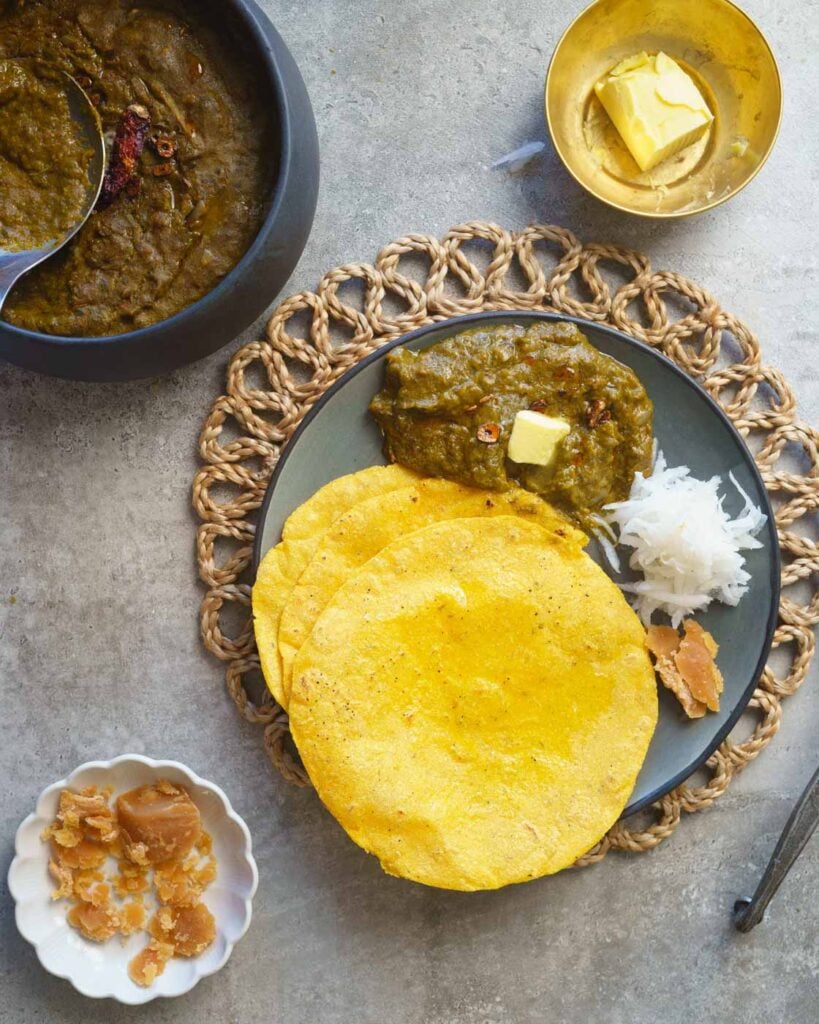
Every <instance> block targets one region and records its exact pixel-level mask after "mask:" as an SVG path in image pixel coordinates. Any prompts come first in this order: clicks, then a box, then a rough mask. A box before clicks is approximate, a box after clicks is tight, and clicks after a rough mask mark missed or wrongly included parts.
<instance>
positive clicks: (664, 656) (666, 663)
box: [646, 619, 723, 718]
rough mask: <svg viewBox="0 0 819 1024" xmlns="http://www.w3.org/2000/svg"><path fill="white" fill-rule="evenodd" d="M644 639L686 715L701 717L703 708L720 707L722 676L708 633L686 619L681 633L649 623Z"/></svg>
mask: <svg viewBox="0 0 819 1024" xmlns="http://www.w3.org/2000/svg"><path fill="white" fill-rule="evenodd" d="M646 643H647V646H648V649H649V651H650V652H651V653H652V654H653V655H654V659H655V666H654V667H655V668H656V670H657V675H658V676H659V677H660V680H661V682H662V683H663V685H664V686H666V687H667V688H668V689H669V690H671V692H672V693H673V694H674V696H675V697H676V698H677V700H679V702H680V704H681V705H682V708H683V711H685V713H686V715H688V717H689V718H702V717H703V715H704V714H705V712H706V710H708V711H719V695H720V694H721V693H722V690H723V679H722V673H721V672H720V670H719V668H718V667H717V664H716V661H715V660H714V659H715V658H716V655H717V653H718V652H719V645H718V644H717V642H716V640H714V638H713V637H712V636H711V634H710V633H708V632H707V631H706V630H704V629H703V628H702V626H700V624H699V623H698V622H695V621H694V620H693V619H686V620H685V621H684V622H683V635H682V636H680V634H678V633H677V630H676V629H673V628H672V627H671V626H649V627H648V629H647V631H646Z"/></svg>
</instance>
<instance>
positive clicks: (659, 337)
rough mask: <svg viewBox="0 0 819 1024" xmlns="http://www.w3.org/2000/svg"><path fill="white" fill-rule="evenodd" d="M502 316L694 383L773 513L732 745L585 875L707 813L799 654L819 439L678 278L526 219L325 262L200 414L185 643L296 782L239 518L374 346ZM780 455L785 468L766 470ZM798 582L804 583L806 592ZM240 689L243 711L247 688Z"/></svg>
mask: <svg viewBox="0 0 819 1024" xmlns="http://www.w3.org/2000/svg"><path fill="white" fill-rule="evenodd" d="M479 257H480V259H479ZM419 264H420V265H421V267H422V269H421V272H420V275H419V273H418V267H419ZM623 278H625V280H623ZM516 285H523V286H524V287H516ZM342 291H343V294H342ZM354 300H356V301H354ZM670 306H673V307H674V309H675V310H676V311H680V315H679V316H676V317H675V316H674V315H673V314H672V309H671V308H670ZM516 309H525V310H550V311H555V312H562V313H569V314H573V315H575V316H579V317H583V318H585V319H587V320H593V321H596V322H599V323H606V324H610V325H611V326H612V327H616V328H617V329H619V330H621V331H623V332H625V333H626V334H629V335H631V336H632V337H634V338H638V339H639V340H640V341H643V342H645V343H646V344H648V345H651V346H653V347H655V348H658V349H660V350H661V351H662V352H664V353H665V355H666V356H668V357H669V358H670V359H672V360H673V361H674V362H675V363H676V364H677V365H678V366H680V367H682V369H684V370H685V371H686V372H687V373H688V374H689V375H690V376H692V377H693V378H695V379H696V380H697V381H699V383H700V384H701V385H702V386H703V387H704V388H705V389H706V390H707V391H708V393H709V394H710V395H711V397H712V398H713V399H714V400H715V401H716V402H717V403H718V404H719V405H720V406H721V407H722V408H723V409H724V410H725V412H726V413H727V415H728V416H729V417H730V418H731V420H732V421H733V422H734V425H735V426H736V428H737V429H738V431H739V432H740V433H741V434H742V435H743V436H744V437H745V438H746V440H747V441H748V443H749V445H750V446H751V447H752V449H753V450H754V452H755V455H754V457H755V459H756V462H757V465H758V466H759V468H760V471H761V473H762V477H763V480H764V482H765V486H766V488H767V490H768V492H769V494H770V495H771V497H772V500H773V502H774V505H775V507H776V521H777V526H778V530H779V543H780V548H781V551H782V561H783V571H782V586H783V592H782V599H781V602H780V607H779V622H778V626H777V629H776V632H775V634H774V640H773V646H774V649H775V650H776V652H777V653H776V655H772V659H771V661H770V662H769V664H768V665H767V666H766V668H765V669H764V671H763V672H762V675H761V677H760V679H759V680H758V685H757V688H756V690H755V691H754V695H753V697H752V699H751V702H750V705H749V709H750V712H751V714H752V716H753V720H754V721H753V728H752V731H751V734H750V735H749V736H748V738H747V739H745V740H743V741H742V742H734V741H733V740H732V739H731V738H730V737H729V738H728V739H726V740H725V742H724V743H723V744H722V745H721V746H720V747H719V749H718V750H716V751H715V752H714V754H712V756H711V757H710V758H709V759H708V761H707V764H706V768H707V771H708V773H709V778H708V779H707V781H706V782H705V783H704V784H702V785H692V784H689V783H690V781H691V780H689V782H688V783H683V784H682V785H680V786H678V787H677V788H676V789H675V790H674V791H673V792H671V793H668V794H667V795H666V796H664V797H663V798H662V799H661V800H658V801H657V802H656V803H655V804H653V805H652V808H651V814H652V815H653V818H654V820H653V821H651V822H650V823H649V824H647V825H645V826H644V827H641V826H639V825H635V824H634V823H633V821H632V823H631V824H629V823H628V822H625V821H621V822H618V823H617V824H616V825H615V826H614V827H613V828H612V829H611V830H610V831H609V833H608V834H607V835H606V836H605V837H604V838H603V839H602V840H601V842H600V843H599V844H598V845H597V846H596V847H595V848H594V849H593V850H591V851H590V852H589V853H588V854H586V855H585V856H584V857H582V858H581V859H580V860H579V861H578V862H577V866H586V865H589V864H593V863H595V862H597V861H599V860H601V859H602V858H603V857H605V855H606V854H607V853H608V851H609V850H612V849H616V850H628V851H631V852H640V851H644V850H650V849H653V848H654V847H655V846H657V845H658V844H659V843H661V842H663V840H665V839H667V838H668V837H669V836H670V835H671V834H672V833H673V832H674V830H675V829H676V828H677V826H678V825H679V823H680V820H681V817H682V814H683V812H685V813H693V812H694V811H699V810H702V809H703V808H704V807H710V806H711V804H713V802H714V801H715V800H716V799H717V798H718V797H720V796H721V795H722V794H723V793H724V792H725V791H726V789H727V788H728V786H729V785H730V783H731V780H732V778H733V777H734V776H735V775H736V774H737V773H738V772H740V771H741V770H742V769H743V768H744V767H745V765H747V764H748V763H749V762H750V761H752V760H753V759H754V758H755V757H757V756H758V755H759V754H760V753H761V752H762V750H764V748H765V747H766V746H767V745H768V743H770V741H771V740H772V738H773V737H774V735H775V734H776V732H777V730H778V729H779V726H780V723H781V719H782V701H783V700H784V698H786V697H788V696H789V695H790V694H792V693H794V692H795V691H796V690H797V689H798V688H799V686H800V685H801V684H802V682H803V681H804V679H805V677H806V674H807V671H808V667H809V665H810V663H811V660H812V658H813V655H814V651H815V636H814V627H815V626H816V625H817V623H819V592H817V590H816V587H815V582H816V578H817V574H819V544H817V543H816V542H815V541H814V540H812V539H810V538H809V537H808V536H806V533H807V530H806V529H805V527H806V525H807V521H808V519H810V518H812V517H815V516H816V514H817V509H819V432H817V431H816V430H815V429H814V428H813V427H811V426H809V425H807V424H805V423H803V422H800V421H799V420H798V419H797V417H796V400H795V398H794V395H793V392H792V390H791V388H790V386H789V384H788V382H787V380H785V378H784V377H783V376H782V374H781V373H780V372H779V371H778V370H776V369H775V368H774V367H771V366H766V365H765V364H763V362H762V354H761V352H760V347H759V342H758V341H757V338H756V336H755V335H754V333H753V331H751V330H750V328H748V327H747V326H746V325H745V324H743V323H742V322H741V321H740V320H738V319H737V318H736V317H734V316H733V315H731V314H730V313H728V312H726V311H725V310H723V309H722V307H721V306H720V305H719V304H718V303H717V302H716V300H715V299H714V298H713V297H712V296H711V295H710V294H709V293H708V292H706V291H705V290H704V289H702V288H700V287H699V286H698V285H696V284H694V283H693V282H692V281H689V280H688V279H687V278H684V277H681V276H680V275H679V274H675V273H673V272H671V271H665V270H661V271H654V270H653V269H652V267H651V264H650V263H649V261H648V258H647V257H646V256H644V255H643V254H641V253H639V252H635V251H633V250H630V249H624V248H621V247H619V246H613V245H599V244H597V243H588V244H584V243H582V242H580V241H579V240H578V238H577V237H576V236H575V235H574V234H572V232H571V231H568V230H566V229H565V228H561V227H555V226H551V225H545V224H531V225H529V226H528V227H526V228H524V229H523V230H522V231H507V230H505V229H504V228H501V227H499V226H498V225H496V224H491V223H484V222H479V221H472V222H469V223H467V224H461V225H459V226H458V227H455V228H452V229H451V230H450V231H448V232H447V233H446V234H445V235H444V236H443V238H441V239H437V238H432V237H430V236H428V235H421V234H411V235H406V236H404V237H403V238H399V239H398V240H396V241H394V242H391V243H390V244H389V245H386V246H385V247H384V248H383V249H382V250H381V251H380V252H379V253H378V255H377V257H376V259H375V262H374V263H373V264H368V263H351V264H345V265H344V266H341V267H336V268H335V269H334V270H331V271H329V272H328V273H327V274H325V275H324V277H323V278H322V279H321V281H320V282H319V285H318V287H317V288H316V290H315V291H312V292H310V291H306V292H300V293H298V294H297V295H292V296H290V297H289V298H287V299H285V300H284V301H283V302H282V303H280V304H279V306H278V307H277V308H276V310H275V311H274V313H273V315H272V316H271V318H270V321H269V323H268V325H267V329H266V331H265V337H264V338H263V339H262V340H259V341H253V342H250V343H249V344H247V345H244V346H243V347H242V348H240V349H239V350H238V352H236V354H235V355H234V356H233V358H232V359H231V361H230V364H229V366H228V371H227V386H226V391H225V394H223V395H221V396H220V397H219V398H217V399H216V401H215V402H214V403H213V405H212V406H211V409H210V412H209V413H208V416H207V419H206V421H205V424H204V427H203V429H202V432H201V434H200V437H199V453H200V456H201V460H202V465H201V466H200V468H199V470H198V472H197V474H196V477H195V479H194V483H193V505H194V509H195V511H196V514H197V515H198V517H199V519H200V520H201V525H200V526H199V528H198V530H197V538H196V557H197V562H198V566H199V575H200V578H201V580H202V582H203V584H204V585H205V588H206V593H205V597H204V599H203V601H202V605H201V609H200V625H201V635H202V641H203V643H204V645H205V647H206V648H207V650H208V651H210V652H211V654H213V655H214V656H215V657H217V658H219V659H220V660H221V661H223V662H224V663H225V678H226V682H227V688H228V692H229V694H230V696H231V697H232V699H233V701H234V703H235V704H236V708H237V710H238V711H239V714H240V715H242V716H243V717H244V718H245V719H246V720H247V721H249V722H254V723H258V724H259V725H260V726H261V729H262V733H263V737H264V744H265V747H266V749H267V752H268V754H269V756H270V760H271V762H272V763H273V764H274V765H275V767H276V768H277V769H278V770H279V771H280V772H281V774H282V775H283V776H284V777H285V779H287V780H288V781H290V782H293V783H295V784H296V785H309V780H308V779H307V777H306V774H305V772H304V770H303V768H302V767H301V765H300V764H299V762H298V760H297V757H296V756H295V755H294V749H293V747H292V745H291V744H290V742H289V729H288V722H287V715H286V714H285V712H284V711H283V710H282V708H280V707H279V706H278V705H277V704H275V703H274V702H273V700H272V698H271V697H270V695H269V694H268V693H267V690H266V688H265V687H264V686H263V685H262V686H259V685H258V681H259V659H258V656H257V654H256V648H255V643H254V638H253V627H252V621H251V617H250V582H251V581H250V580H249V578H248V569H249V566H250V562H251V558H252V544H253V538H254V534H255V528H256V527H255V513H256V510H257V509H258V508H259V506H260V505H261V503H262V500H263V497H264V493H265V489H266V487H267V483H268V480H269V478H270V474H271V472H272V470H273V467H274V466H275V465H276V462H277V461H278V458H279V454H280V452H281V450H282V447H283V446H284V445H285V444H286V443H287V440H288V439H289V438H290V437H291V435H292V434H293V432H294V430H295V429H296V427H297V426H298V424H299V423H300V421H301V419H302V418H303V417H304V415H305V413H306V412H307V410H308V409H309V408H310V407H311V405H312V404H313V403H314V402H315V401H316V399H318V398H319V397H320V396H321V395H322V394H323V393H324V392H325V391H326V390H327V388H328V387H329V386H330V385H331V384H332V383H333V382H334V381H335V380H337V379H338V377H340V376H341V375H342V374H343V373H344V372H345V371H346V370H348V369H349V368H350V367H351V366H353V365H354V364H355V363H356V362H358V361H359V360H360V359H362V358H363V357H364V356H366V355H368V354H369V353H370V352H372V351H373V350H374V349H376V348H378V347H379V346H380V345H383V344H384V343H385V342H387V341H390V340H391V339H393V338H396V337H399V336H401V335H403V334H406V333H408V332H409V331H412V330H414V329H415V328H417V327H422V326H424V325H425V324H429V323H433V322H435V321H440V320H445V319H447V318H449V317H453V316H459V315H462V314H464V313H472V312H475V311H477V310H516ZM299 327H301V328H302V330H301V332H299V333H297V330H298V328H299ZM291 332H292V333H291ZM783 458H786V459H787V460H788V464H789V465H790V466H791V469H790V470H788V469H786V468H779V463H780V461H781V460H782V459H783ZM794 465H795V467H796V471H794V469H793V467H794ZM795 526H796V527H797V529H794V527H795ZM217 549H218V550H217ZM223 549H224V550H223ZM806 585H807V588H812V589H811V594H810V597H808V598H805V597H804V591H805V589H806ZM800 595H801V599H800ZM237 609H239V610H240V611H241V613H242V616H243V622H242V625H241V626H240V627H239V629H238V631H234V632H233V633H232V634H231V633H230V632H229V630H228V628H227V625H226V624H225V615H226V613H231V612H232V613H233V614H234V615H235V612H236V610H237ZM777 660H778V661H779V662H781V661H785V662H787V668H786V670H785V671H784V674H782V672H781V671H780V673H779V674H777V671H776V669H775V663H777ZM254 680H255V682H256V684H257V685H256V687H255V689H256V690H259V691H260V694H261V695H260V696H259V698H258V700H254V699H251V696H250V694H249V689H251V688H252V687H253V683H254ZM643 815H644V816H645V812H643Z"/></svg>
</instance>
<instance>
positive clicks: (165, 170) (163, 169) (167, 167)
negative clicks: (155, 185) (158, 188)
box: [151, 164, 176, 178]
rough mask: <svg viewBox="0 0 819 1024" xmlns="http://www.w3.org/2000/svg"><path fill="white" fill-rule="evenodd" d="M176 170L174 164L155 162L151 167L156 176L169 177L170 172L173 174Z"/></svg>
mask: <svg viewBox="0 0 819 1024" xmlns="http://www.w3.org/2000/svg"><path fill="white" fill-rule="evenodd" d="M175 170H176V168H175V167H174V165H173V164H154V166H153V167H152V168H151V174H153V176H154V177H155V178H167V176H168V175H169V174H173V172H174V171H175Z"/></svg>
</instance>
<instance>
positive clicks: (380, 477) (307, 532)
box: [252, 466, 418, 703]
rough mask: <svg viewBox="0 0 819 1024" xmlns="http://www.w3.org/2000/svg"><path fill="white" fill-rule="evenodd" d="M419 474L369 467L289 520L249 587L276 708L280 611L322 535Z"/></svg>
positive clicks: (342, 479)
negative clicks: (351, 511)
mask: <svg viewBox="0 0 819 1024" xmlns="http://www.w3.org/2000/svg"><path fill="white" fill-rule="evenodd" d="M417 479H418V474H417V473H413V472H412V470H409V469H404V468H403V466H371V467H369V468H368V469H363V470H361V471H360V472H358V473H350V474H348V475H347V476H342V477H339V478H338V479H337V480H332V481H331V482H330V483H329V484H327V485H326V486H325V487H322V488H321V489H320V490H318V491H316V493H315V494H314V495H313V496H312V497H311V498H310V499H309V500H308V501H305V502H304V504H303V505H300V506H299V507H298V508H297V509H296V510H295V511H294V512H293V514H292V515H291V516H290V517H289V518H288V520H287V522H286V523H285V524H284V527H283V529H282V539H281V543H279V544H277V545H276V547H274V548H271V549H270V551H268V552H267V554H266V555H265V556H264V558H263V559H262V562H261V564H260V566H259V571H258V573H257V574H256V582H255V584H254V585H253V596H252V600H253V629H254V632H255V634H256V646H257V647H258V649H259V659H260V661H261V663H262V672H263V673H264V677H265V681H266V682H267V685H268V688H269V689H270V692H271V693H272V694H273V696H274V697H275V698H276V700H277V701H279V703H281V702H282V700H283V698H284V694H283V690H282V676H281V663H280V660H279V656H278V654H277V652H276V636H277V634H278V631H279V617H280V616H281V612H282V608H283V607H284V606H285V604H286V603H287V600H288V598H289V597H290V594H291V592H292V590H293V587H294V586H295V585H296V582H297V580H298V578H299V576H301V574H302V572H303V571H304V567H305V566H306V565H307V563H308V562H309V561H310V559H311V558H312V556H313V552H314V551H315V550H316V547H317V546H318V544H319V541H320V540H321V538H322V536H323V534H324V533H325V532H326V531H327V530H328V529H329V528H330V527H331V526H332V524H333V522H334V521H335V520H336V519H337V518H338V517H339V516H341V515H343V514H344V513H345V512H346V511H347V510H348V509H350V508H352V507H353V505H355V504H356V502H359V501H363V500H365V499H366V498H371V497H372V496H373V495H374V494H383V493H385V492H386V491H390V490H394V489H395V488H397V487H406V486H407V485H408V484H411V483H412V482H413V481H414V480H417Z"/></svg>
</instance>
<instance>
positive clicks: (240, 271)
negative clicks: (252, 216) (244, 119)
mask: <svg viewBox="0 0 819 1024" xmlns="http://www.w3.org/2000/svg"><path fill="white" fill-rule="evenodd" d="M201 6H203V7H205V8H208V7H210V8H212V9H213V10H214V11H218V17H219V19H220V20H221V21H222V22H223V23H224V24H225V27H226V30H228V31H231V32H234V33H238V34H240V36H241V38H242V39H243V40H245V41H246V43H248V44H249V45H250V47H251V49H252V51H255V54H256V56H257V61H258V77H259V89H260V90H263V91H266V92H268V93H269V95H270V104H271V107H272V108H273V109H274V110H275V112H276V117H277V121H278V126H277V130H278V153H277V154H276V157H277V159H278V176H277V178H276V181H275V183H274V185H273V188H272V190H271V195H270V201H269V208H268V211H267V213H266V215H265V218H264V222H263V223H262V226H261V228H260V230H259V233H258V235H257V236H256V238H255V240H254V241H253V243H252V245H251V246H250V248H249V249H248V250H247V252H246V253H245V255H244V256H243V257H242V259H241V260H240V261H239V263H238V264H237V265H236V266H235V267H234V268H233V270H232V271H231V272H230V273H229V274H228V275H227V276H226V277H225V278H224V279H223V280H222V281H220V282H219V284H218V285H217V286H216V287H215V288H214V289H213V290H212V291H210V292H208V294H207V295H205V296H204V297H203V298H201V299H199V301H198V302H195V303H194V304H193V305H191V306H188V308H187V309H184V310H182V312H181V313H177V314H176V315H175V316H172V317H169V318H168V319H167V320H162V321H161V322H160V323H157V324H153V325H151V326H150V327H143V328H140V329H139V330H136V331H130V332H128V333H127V334H116V335H111V336H106V337H100V338H66V337H61V336H58V335H51V334H39V333H37V332H35V331H25V330H22V329H20V328H18V327H12V326H11V324H7V323H6V322H5V321H3V320H2V319H0V358H3V359H6V360H8V362H10V363H16V364H17V365H18V366H24V367H26V368H27V369H30V370H37V371H39V372H40V373H47V374H50V375H52V376H54V377H66V378H69V379H71V380H87V381H115V380H136V379H138V378H140V377H154V376H157V375H159V374H163V373H168V372H169V371H170V370H174V369H176V368H177V367H179V366H184V365H185V364H187V363H192V362H194V361H195V360H196V359H201V358H203V357H204V356H206V355H209V354H210V353H211V352H215V351H216V350H217V349H219V348H221V347H222V346H223V345H226V344H227V343H228V342H229V341H231V340H232V339H233V338H235V337H236V336H237V335H238V334H240V333H241V332H242V331H243V330H244V329H245V328H246V327H248V326H249V325H250V324H251V323H253V321H254V320H255V319H256V318H257V317H258V316H259V315H260V314H261V313H262V312H263V311H264V310H265V309H266V308H267V306H268V305H269V304H270V303H271V301H272V300H273V299H274V298H275V296H276V295H277V294H278V292H279V291H280V289H281V288H282V286H283V285H284V283H285V281H286V280H287V279H288V277H289V276H290V274H291V272H292V271H293V268H294V267H295V265H296V263H297V262H298V260H299V257H300V256H301V254H302V251H303V250H304V246H305V244H306V242H307V238H308V236H309V234H310V228H311V227H312V224H313V215H314V213H315V209H316V199H317V197H318V183H319V152H318V138H317V136H316V124H315V120H314V119H313V109H312V107H311V106H310V98H309V96H308V95H307V90H306V88H305V86H304V81H303V80H302V77H301V74H300V73H299V69H298V68H297V67H296V63H295V61H294V60H293V58H292V57H291V55H290V53H289V51H288V49H287V47H286V46H285V45H284V42H283V41H282V39H281V36H279V34H278V32H276V30H275V29H274V28H273V26H272V24H271V23H270V21H269V19H268V17H267V15H266V14H265V13H264V12H263V11H262V10H261V9H260V8H259V6H258V5H257V4H256V3H254V0H201Z"/></svg>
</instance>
